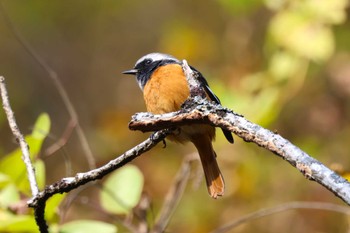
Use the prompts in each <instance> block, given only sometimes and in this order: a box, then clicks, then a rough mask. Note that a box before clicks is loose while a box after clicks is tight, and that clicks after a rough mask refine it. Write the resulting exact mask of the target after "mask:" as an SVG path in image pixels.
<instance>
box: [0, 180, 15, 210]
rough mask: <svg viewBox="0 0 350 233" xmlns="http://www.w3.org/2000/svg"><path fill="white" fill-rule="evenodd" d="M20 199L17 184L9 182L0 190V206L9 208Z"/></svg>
mask: <svg viewBox="0 0 350 233" xmlns="http://www.w3.org/2000/svg"><path fill="white" fill-rule="evenodd" d="M19 200H20V196H19V193H18V191H17V189H16V186H15V185H13V184H9V185H8V186H6V187H5V188H3V189H1V190H0V208H3V209H7V208H8V207H9V206H10V205H11V204H14V203H16V202H18V201H19Z"/></svg>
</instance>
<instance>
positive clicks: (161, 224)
mask: <svg viewBox="0 0 350 233" xmlns="http://www.w3.org/2000/svg"><path fill="white" fill-rule="evenodd" d="M197 157H198V156H197V155H196V157H195V156H193V154H190V155H188V156H186V157H185V158H184V160H183V162H182V165H181V167H180V169H179V171H178V172H177V174H176V177H175V180H174V182H173V184H172V186H171V187H170V189H169V191H168V193H167V195H166V197H165V200H164V203H163V205H162V209H161V210H160V212H159V215H158V218H157V220H156V223H155V225H154V227H153V230H152V233H161V232H164V231H165V229H166V227H167V225H168V223H169V221H170V218H171V216H172V214H173V213H174V211H175V208H176V206H177V205H178V203H179V201H180V200H181V198H182V195H183V192H184V190H185V187H186V184H187V183H188V179H189V177H190V172H191V163H192V162H193V161H194V160H197V159H198V158H197Z"/></svg>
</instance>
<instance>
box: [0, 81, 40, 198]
mask: <svg viewBox="0 0 350 233" xmlns="http://www.w3.org/2000/svg"><path fill="white" fill-rule="evenodd" d="M0 91H1V99H2V105H3V108H4V110H5V113H6V116H7V120H8V122H9V125H10V128H11V131H12V133H13V135H14V136H15V137H16V141H17V143H18V144H19V146H20V148H21V151H22V160H23V162H24V163H25V165H26V168H27V174H28V179H29V184H30V189H31V191H32V195H33V196H36V195H37V194H38V193H39V188H38V184H37V182H36V178H35V170H34V167H33V164H32V162H31V160H30V152H29V146H28V144H27V142H26V141H25V139H24V136H23V134H22V133H21V132H20V130H19V128H18V125H17V123H16V119H15V115H14V113H13V111H12V109H11V106H10V101H9V97H8V94H7V90H6V85H5V78H4V77H2V76H0Z"/></svg>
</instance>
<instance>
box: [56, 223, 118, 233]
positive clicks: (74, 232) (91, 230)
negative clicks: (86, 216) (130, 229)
mask: <svg viewBox="0 0 350 233" xmlns="http://www.w3.org/2000/svg"><path fill="white" fill-rule="evenodd" d="M59 232H60V233H96V232H103V233H116V232H117V227H116V226H114V225H112V224H108V223H104V222H99V221H93V220H79V221H72V222H69V223H66V224H64V225H62V226H61V227H60V230H59Z"/></svg>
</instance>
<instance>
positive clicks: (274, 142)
mask: <svg viewBox="0 0 350 233" xmlns="http://www.w3.org/2000/svg"><path fill="white" fill-rule="evenodd" d="M183 69H184V71H186V70H188V69H189V67H188V65H187V63H186V62H184V63H183ZM185 74H186V76H187V80H191V79H196V76H195V73H194V72H185ZM191 83H192V84H194V87H191V86H190V87H191V89H190V91H191V97H190V98H189V99H187V100H186V101H185V103H184V104H183V106H182V108H181V110H180V111H177V112H172V113H167V114H163V115H153V114H151V113H136V114H135V115H134V116H132V120H131V122H130V123H129V128H130V129H131V130H141V131H142V132H147V131H155V130H160V129H166V128H174V127H180V126H183V125H189V124H210V125H212V126H215V127H220V128H222V129H226V130H228V131H231V132H232V133H235V134H236V135H237V136H238V137H240V138H242V139H243V140H244V141H246V142H254V143H255V144H257V145H258V146H260V147H263V148H265V149H267V150H269V151H271V152H273V153H274V154H276V155H278V156H279V157H281V158H283V159H284V160H286V161H288V162H289V163H290V164H291V165H292V166H294V167H296V168H297V169H298V170H299V171H300V172H301V173H302V174H303V175H304V176H305V177H306V178H307V179H309V180H313V181H316V182H317V183H319V184H321V185H323V186H324V187H325V188H327V189H328V190H330V191H331V192H332V193H334V194H335V195H336V196H338V197H339V198H341V199H342V200H343V201H344V202H345V203H347V204H348V205H350V183H349V182H348V181H347V180H346V179H344V178H343V177H341V176H339V175H338V174H336V173H335V172H334V171H332V170H331V169H329V168H328V167H326V166H325V165H323V164H322V163H321V162H319V161H318V160H316V159H314V158H312V157H311V156H309V155H308V154H306V153H305V152H304V151H302V150H301V149H300V148H298V147H297V146H295V145H293V144H292V143H291V142H289V141H288V140H286V139H285V138H283V137H282V136H280V135H279V134H277V133H273V132H271V131H270V130H267V129H265V128H263V127H261V126H259V125H257V124H254V123H252V122H250V121H248V120H246V119H245V118H244V117H243V116H242V115H239V114H237V113H234V112H233V111H232V110H230V109H227V108H225V107H223V106H221V105H220V104H217V103H214V102H211V101H208V100H207V99H204V98H202V97H201V96H196V95H192V91H193V90H196V86H195V85H196V82H191ZM197 85H200V84H198V82H197ZM197 88H198V86H197Z"/></svg>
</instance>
